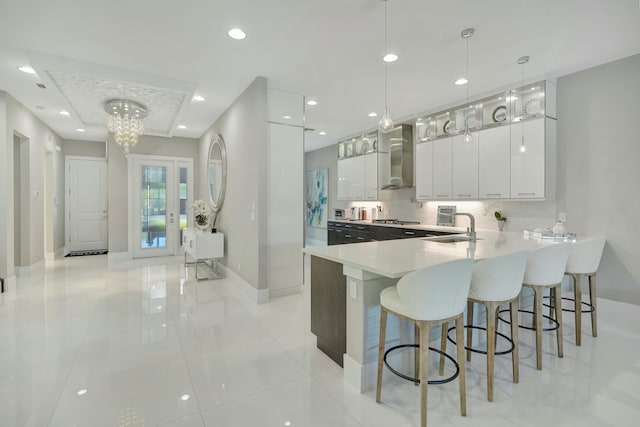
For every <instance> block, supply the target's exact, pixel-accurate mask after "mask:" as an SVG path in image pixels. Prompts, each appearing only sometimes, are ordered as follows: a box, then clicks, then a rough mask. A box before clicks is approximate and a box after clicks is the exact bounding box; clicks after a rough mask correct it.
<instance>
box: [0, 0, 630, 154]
mask: <svg viewBox="0 0 640 427" xmlns="http://www.w3.org/2000/svg"><path fill="white" fill-rule="evenodd" d="M388 10H389V19H388V22H389V25H388V28H389V35H388V45H389V50H391V51H394V52H396V53H397V54H398V55H399V56H400V59H399V60H398V61H397V62H395V63H393V64H390V65H389V66H388V73H389V76H388V79H389V80H388V85H389V109H390V113H391V115H392V116H393V117H394V118H396V119H398V118H408V117H413V116H415V115H416V114H418V113H421V112H430V111H433V110H435V109H437V108H439V107H441V106H443V105H447V104H451V103H453V102H455V101H460V100H462V99H464V97H465V88H464V87H457V86H454V85H453V81H454V80H455V79H456V78H458V77H460V76H462V75H464V66H465V59H464V58H465V42H464V41H463V40H462V39H461V38H460V31H461V30H463V29H465V28H467V27H472V28H475V30H476V33H475V35H474V37H473V38H472V39H471V40H470V42H469V77H470V84H469V93H470V96H471V97H473V95H474V94H480V93H485V92H487V91H490V90H493V89H496V88H500V87H504V86H506V85H508V84H511V83H514V82H518V81H520V78H521V77H520V76H521V68H520V67H519V66H518V65H517V64H516V59H517V58H518V57H520V56H522V55H530V56H531V62H530V63H529V64H527V66H526V67H525V73H526V76H525V79H526V80H531V79H533V78H540V77H547V78H550V79H555V78H557V77H559V76H562V75H565V74H567V73H570V72H573V71H577V70H580V69H584V68H588V67H590V66H594V65H597V64H601V63H605V62H609V61H612V60H615V59H619V58H622V57H625V56H629V55H632V54H637V53H640V5H639V2H638V0H535V1H532V0H528V1H525V0H519V1H517V0H482V1H478V0H447V1H444V0H439V1H436V0H390V1H389V3H388ZM383 23H384V3H383V2H382V1H381V0H321V1H320V0H319V1H312V0H269V1H256V0H215V1H214V0H189V1H169V0H111V1H98V0H0V90H6V91H7V92H9V93H11V94H12V95H13V96H14V97H16V98H17V99H18V100H19V101H20V102H21V103H23V104H24V105H25V106H26V107H27V108H29V109H30V110H31V111H33V112H34V113H35V114H36V115H37V116H38V117H40V118H41V119H42V120H43V121H44V122H45V123H47V124H48V125H49V126H50V127H51V128H52V129H53V130H54V131H56V132H57V133H58V134H59V135H60V136H62V137H63V138H68V139H88V140H104V138H105V136H106V134H107V131H106V126H104V125H101V123H100V122H101V121H100V120H98V119H99V114H100V113H99V111H101V109H102V102H104V101H105V99H104V98H105V97H107V96H111V95H112V94H113V93H112V92H109V91H108V90H105V86H107V87H110V88H111V89H113V88H114V87H115V88H119V87H121V86H118V84H121V85H122V84H124V85H127V87H129V86H131V87H132V88H133V87H134V86H136V85H138V86H137V87H138V89H140V88H141V87H142V88H146V89H144V90H139V91H138V92H136V93H138V96H139V97H140V98H145V97H147V96H148V97H149V99H138V100H139V101H141V102H143V103H145V104H147V105H149V107H150V117H149V118H150V119H151V118H152V116H151V114H152V113H153V110H162V109H163V108H166V109H167V111H162V115H163V116H162V117H163V118H162V119H161V120H160V122H161V123H159V124H154V125H153V126H154V127H156V128H161V127H162V126H164V130H161V129H158V132H157V134H166V135H176V136H185V137H192V138H197V137H199V136H201V135H202V134H203V133H204V131H205V130H206V129H207V128H208V127H209V126H210V125H211V124H212V123H213V122H214V121H215V120H216V119H217V118H218V117H219V116H220V114H221V113H222V112H224V110H225V109H226V108H227V107H228V106H229V105H230V104H231V103H232V102H233V100H234V99H235V98H236V97H237V96H238V95H239V94H240V93H241V92H242V91H243V90H244V88H245V87H246V86H247V85H248V84H249V83H250V82H251V81H252V80H253V79H254V78H255V77H256V76H264V77H267V78H268V79H269V84H270V86H271V87H273V88H278V89H286V90H290V91H294V92H298V93H300V94H304V95H305V96H306V97H307V99H310V98H311V99H315V100H317V101H318V105H317V106H314V107H307V114H306V126H307V127H308V128H312V129H315V132H312V131H309V132H307V133H306V149H307V150H310V149H316V148H319V147H322V146H326V145H329V144H332V143H335V142H336V140H337V139H339V138H342V137H346V136H351V135H353V134H356V133H359V132H361V131H364V130H367V129H371V128H374V127H375V125H376V123H377V120H378V118H370V117H368V116H367V114H368V113H369V112H372V111H375V112H377V113H378V114H381V113H382V110H383V108H384V91H383V87H384V65H383V62H382V61H381V58H382V56H383V53H384V31H383V30H384V28H383ZM236 26H237V27H241V28H242V29H244V30H245V31H246V32H247V38H246V39H245V40H243V41H236V40H232V39H230V38H229V37H228V36H227V30H228V29H230V28H232V27H236ZM42 56H46V57H49V58H54V59H56V60H57V61H58V63H60V62H63V63H65V64H67V65H69V64H79V65H78V67H79V69H78V70H69V69H66V70H62V71H61V70H56V69H55V67H54V68H46V67H44V68H43V66H42V64H32V66H34V68H36V69H37V70H38V72H39V74H38V75H37V76H33V75H27V74H24V73H21V72H19V71H17V69H16V68H17V67H18V66H21V65H25V64H29V63H30V62H38V61H37V58H39V57H42ZM34 58H36V59H34ZM54 62H55V61H54ZM87 70H89V71H91V72H88V71H87ZM105 70H106V71H109V72H106V73H105ZM56 73H61V74H60V75H58V77H59V78H60V82H58V81H56V79H55V74H56ZM41 74H44V75H41ZM105 76H106V77H105ZM38 82H42V83H45V84H46V86H47V89H44V90H43V89H40V88H38V87H37V86H36V85H35V83H38ZM110 85H112V86H113V85H115V86H113V87H112V86H110ZM127 90H129V89H127ZM132 90H134V91H135V89H132ZM145 90H148V91H150V92H154V90H164V91H166V92H167V96H168V98H166V99H167V101H166V102H165V98H163V97H162V96H157V97H156V98H157V99H155V100H154V95H150V94H148V93H145ZM85 92H87V93H85ZM194 93H195V94H200V95H202V96H204V97H205V98H206V102H202V103H196V102H190V98H191V96H192V95H193V94H194ZM70 94H72V95H70ZM163 96H164V95H163ZM73 97H75V99H72V98H73ZM181 97H182V98H181ZM171 103H174V105H169V104H171ZM37 106H38V107H44V108H36V107H37ZM62 109H67V110H69V111H70V112H71V113H72V115H71V116H70V117H65V116H62V115H60V114H59V111H60V110H62ZM170 109H173V111H172V112H171V111H168V110H170ZM158 113H160V111H158ZM96 115H98V116H96ZM96 117H98V119H96ZM105 117H106V116H105ZM163 121H164V122H163ZM178 124H184V125H186V126H187V127H188V128H187V129H186V130H176V129H175V126H176V125H178ZM83 126H86V127H87V132H86V133H83V134H79V133H78V132H76V130H75V129H76V128H78V127H83ZM147 128H148V126H147ZM321 130H324V131H326V132H327V135H326V136H319V135H318V131H321Z"/></svg>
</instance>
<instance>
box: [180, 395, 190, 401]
mask: <svg viewBox="0 0 640 427" xmlns="http://www.w3.org/2000/svg"><path fill="white" fill-rule="evenodd" d="M190 397H191V396H189V395H188V394H183V395H182V396H180V400H189V398H190Z"/></svg>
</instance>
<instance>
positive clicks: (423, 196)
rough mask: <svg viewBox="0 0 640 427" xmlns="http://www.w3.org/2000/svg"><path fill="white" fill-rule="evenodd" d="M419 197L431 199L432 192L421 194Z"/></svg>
mask: <svg viewBox="0 0 640 427" xmlns="http://www.w3.org/2000/svg"><path fill="white" fill-rule="evenodd" d="M418 198H419V199H430V198H431V194H420V195H419V196H418Z"/></svg>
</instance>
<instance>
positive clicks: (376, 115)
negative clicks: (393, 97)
mask: <svg viewBox="0 0 640 427" xmlns="http://www.w3.org/2000/svg"><path fill="white" fill-rule="evenodd" d="M367 115H368V116H369V117H378V113H373V112H371V113H369V114H367Z"/></svg>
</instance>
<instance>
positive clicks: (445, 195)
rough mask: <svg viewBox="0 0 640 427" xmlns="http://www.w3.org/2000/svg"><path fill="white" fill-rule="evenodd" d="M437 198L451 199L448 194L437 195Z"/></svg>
mask: <svg viewBox="0 0 640 427" xmlns="http://www.w3.org/2000/svg"><path fill="white" fill-rule="evenodd" d="M436 197H449V195H448V194H437V195H436Z"/></svg>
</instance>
